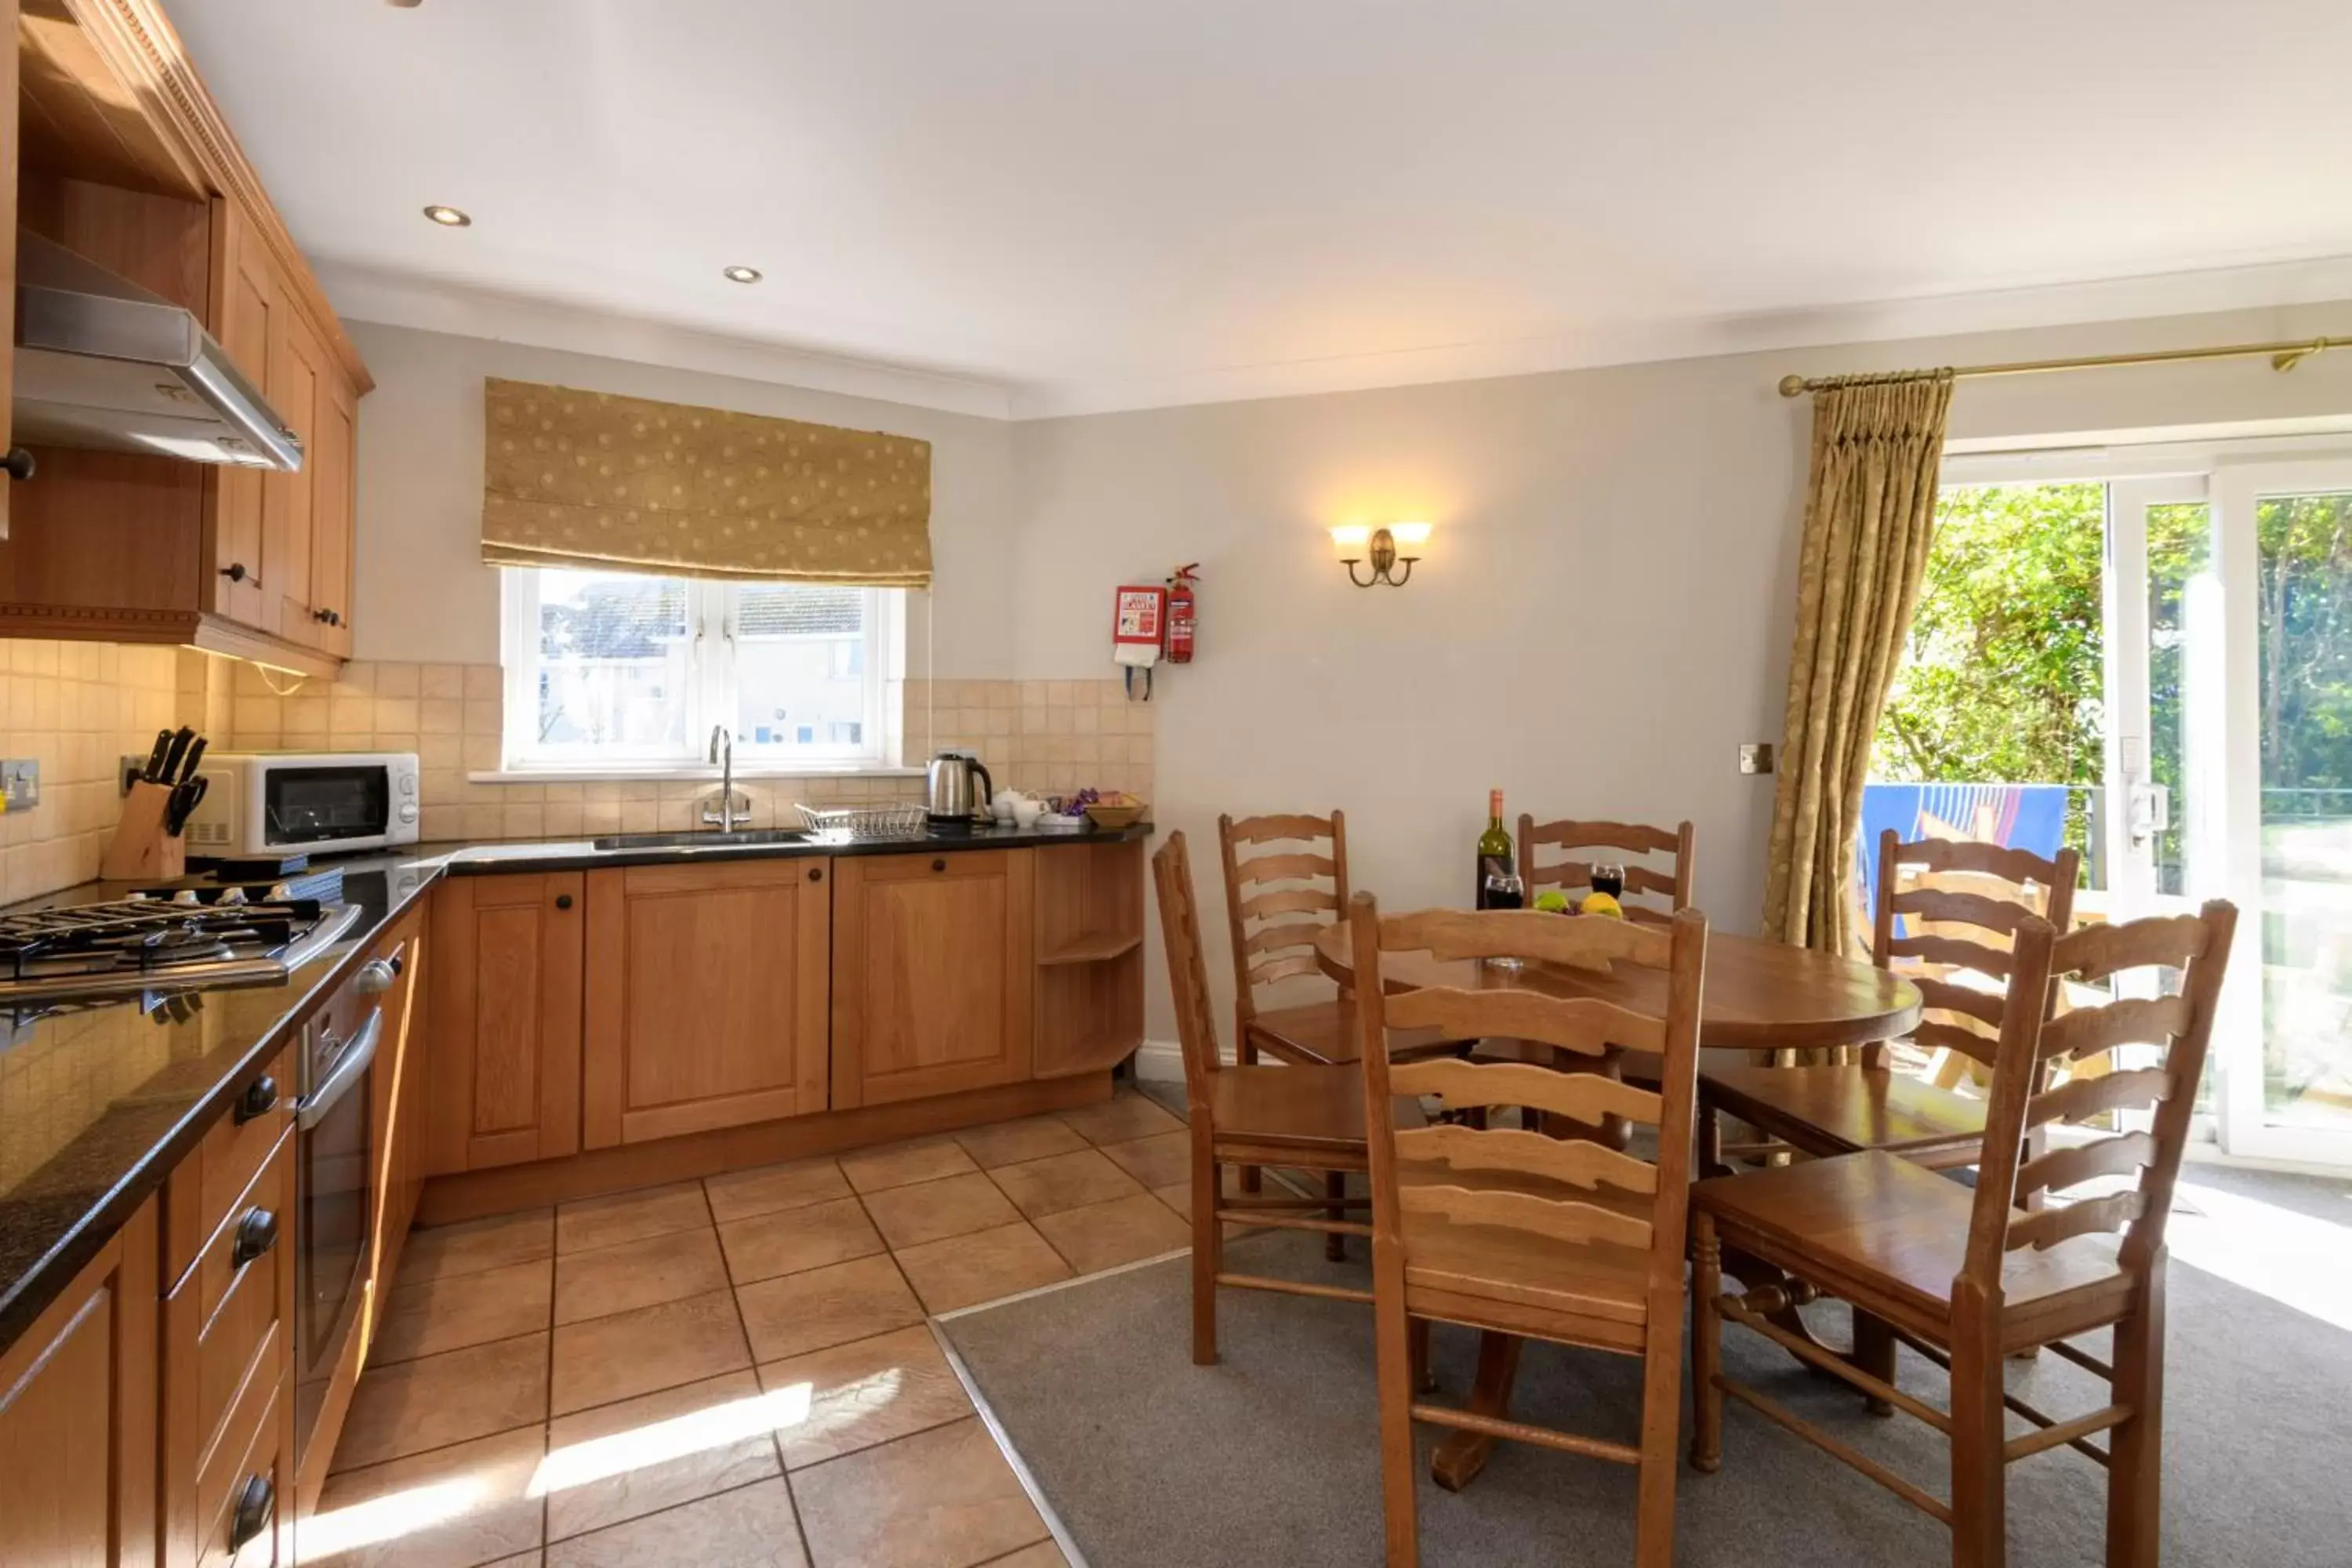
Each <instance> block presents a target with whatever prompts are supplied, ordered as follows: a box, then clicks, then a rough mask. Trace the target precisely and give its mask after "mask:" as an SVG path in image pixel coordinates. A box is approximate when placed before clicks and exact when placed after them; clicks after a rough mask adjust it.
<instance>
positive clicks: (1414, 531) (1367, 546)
mask: <svg viewBox="0 0 2352 1568" xmlns="http://www.w3.org/2000/svg"><path fill="white" fill-rule="evenodd" d="M1429 534H1430V525H1429V524H1428V523H1425V522H1398V523H1391V524H1390V525H1389V526H1388V527H1386V528H1373V527H1370V525H1368V524H1365V523H1360V522H1354V523H1348V524H1345V525H1344V526H1342V527H1339V528H1335V529H1333V530H1332V531H1331V548H1332V549H1333V550H1334V551H1336V552H1338V553H1339V564H1340V565H1342V566H1345V567H1346V568H1347V569H1348V581H1349V582H1350V583H1353V584H1355V585H1356V586H1357V587H1359V588H1372V587H1377V586H1379V585H1380V584H1382V583H1385V584H1388V585H1389V586H1390V587H1391V588H1402V587H1403V586H1404V585H1405V583H1406V581H1407V580H1408V579H1409V578H1411V577H1412V564H1413V563H1414V562H1416V561H1418V560H1420V559H1421V549H1422V546H1423V545H1424V544H1427V543H1428V542H1429ZM1367 558H1369V559H1370V562H1371V566H1372V574H1371V575H1370V577H1359V576H1357V575H1356V568H1357V567H1358V566H1359V565H1360V564H1362V563H1363V562H1364V561H1365V560H1366V559H1367ZM1400 565H1402V567H1403V568H1404V570H1402V572H1400V571H1398V570H1396V568H1397V567H1398V566H1400Z"/></svg>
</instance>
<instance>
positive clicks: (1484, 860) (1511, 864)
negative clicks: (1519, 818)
mask: <svg viewBox="0 0 2352 1568" xmlns="http://www.w3.org/2000/svg"><path fill="white" fill-rule="evenodd" d="M1518 868H1519V866H1518V858H1517V856H1515V855H1514V854H1513V853H1512V852H1511V835H1510V833H1509V831H1508V830H1507V829H1506V828H1505V827H1504V826H1503V792H1502V791H1501V790H1498V789H1496V790H1488V791H1487V792H1486V832H1484V833H1481V834H1480V835H1478V880H1477V883H1476V884H1475V894H1476V896H1475V899H1474V900H1472V903H1471V906H1470V907H1471V908H1473V909H1479V910H1496V909H1508V910H1516V909H1517V908H1518V907H1519V904H1520V900H1519V899H1517V898H1512V897H1509V896H1508V895H1503V894H1497V893H1491V892H1489V891H1487V889H1486V879H1487V878H1488V877H1489V876H1491V875H1492V874H1494V873H1495V872H1496V871H1516V870H1517V869H1518Z"/></svg>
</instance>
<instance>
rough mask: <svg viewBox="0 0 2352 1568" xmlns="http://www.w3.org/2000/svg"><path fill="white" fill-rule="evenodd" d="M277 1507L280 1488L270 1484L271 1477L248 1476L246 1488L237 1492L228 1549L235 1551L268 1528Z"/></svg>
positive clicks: (229, 1528)
mask: <svg viewBox="0 0 2352 1568" xmlns="http://www.w3.org/2000/svg"><path fill="white" fill-rule="evenodd" d="M277 1508H278V1489H277V1488H276V1487H274V1486H272V1485H270V1484H269V1478H268V1476H248V1477H247V1478H246V1481H245V1489H244V1490H242V1491H240V1492H238V1493H237V1494H236V1513H235V1514H234V1515H232V1516H231V1517H230V1520H229V1525H228V1549H229V1550H230V1551H231V1552H235V1551H236V1550H237V1549H238V1548H240V1547H242V1546H243V1545H244V1544H245V1543H246V1542H248V1541H251V1540H252V1539H253V1538H254V1537H256V1536H257V1535H259V1534H260V1533H261V1532H262V1531H265V1530H268V1528H269V1517H270V1515H271V1514H272V1513H274V1512H276V1511H277Z"/></svg>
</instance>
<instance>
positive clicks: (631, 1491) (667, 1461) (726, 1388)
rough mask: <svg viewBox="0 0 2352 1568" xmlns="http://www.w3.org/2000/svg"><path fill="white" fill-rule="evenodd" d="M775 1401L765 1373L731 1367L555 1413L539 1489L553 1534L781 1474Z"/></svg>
mask: <svg viewBox="0 0 2352 1568" xmlns="http://www.w3.org/2000/svg"><path fill="white" fill-rule="evenodd" d="M795 1408H796V1406H795ZM777 1409H778V1402H776V1401H772V1400H767V1399H762V1398H761V1395H760V1380H759V1378H758V1377H756V1376H755V1375H753V1374H752V1373H749V1372H730V1373H727V1374H726V1375H724V1376H722V1377H713V1378H706V1379H704V1380H703V1381H702V1382H700V1383H689V1384H685V1385H684V1386H683V1387H679V1388H665V1389H662V1390H660V1391H659V1392H658V1393H654V1394H640V1395H639V1396H638V1397H636V1398H635V1399H625V1400H623V1401H621V1402H620V1403H619V1404H617V1405H598V1406H597V1407H596V1408H595V1409H593V1410H583V1411H582V1412H581V1413H580V1414H578V1415H559V1416H557V1417H556V1418H555V1420H554V1421H552V1422H551V1423H550V1424H549V1426H548V1431H547V1464H546V1468H545V1470H544V1472H543V1474H544V1478H545V1479H544V1482H543V1484H542V1486H541V1490H542V1491H544V1492H545V1493H546V1494H547V1538H548V1539H549V1540H550V1541H561V1540H562V1539H563V1538H564V1537H566V1536H572V1535H581V1534H584V1533H585V1532H587V1531H591V1530H602V1529H604V1528H605V1527H606V1526H608V1525H614V1524H619V1523H621V1522H622V1521H625V1520H631V1519H635V1518H638V1517H639V1516H640V1515H643V1514H648V1513H654V1512H657V1511H658V1510H662V1509H666V1508H674V1507H676V1506H677V1504H679V1503H682V1502H692V1501H693V1500H695V1499H697V1498H702V1497H709V1495H711V1494H712V1493H713V1492H723V1491H727V1490H730V1489H733V1488H735V1487H740V1486H747V1485H749V1484H750V1483H751V1482H753V1481H757V1480H763V1479H766V1478H768V1477H770V1476H774V1475H781V1474H782V1470H781V1468H779V1467H778V1465H777V1462H776V1445H775V1441H774V1439H773V1437H772V1435H771V1434H772V1428H773V1426H774V1425H775V1419H776V1413H777Z"/></svg>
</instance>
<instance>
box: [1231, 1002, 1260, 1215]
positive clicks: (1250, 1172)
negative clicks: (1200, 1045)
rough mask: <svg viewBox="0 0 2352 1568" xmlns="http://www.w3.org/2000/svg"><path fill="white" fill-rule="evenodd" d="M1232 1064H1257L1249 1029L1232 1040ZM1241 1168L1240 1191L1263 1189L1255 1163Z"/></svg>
mask: <svg viewBox="0 0 2352 1568" xmlns="http://www.w3.org/2000/svg"><path fill="white" fill-rule="evenodd" d="M1234 1064H1235V1065H1236V1066H1239V1067H1245V1068H1254V1067H1255V1066H1257V1046H1256V1044H1255V1042H1253V1041H1252V1040H1251V1039H1250V1037H1249V1031H1248V1030H1247V1029H1244V1030H1243V1031H1241V1038H1239V1039H1238V1040H1235V1041H1234ZM1241 1170H1242V1182H1241V1185H1242V1191H1244V1192H1245V1193H1255V1192H1260V1191H1263V1190H1264V1188H1265V1178H1264V1177H1263V1176H1262V1175H1261V1174H1260V1173H1259V1171H1258V1167H1256V1166H1255V1165H1244V1166H1243V1167H1242V1168H1241Z"/></svg>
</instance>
